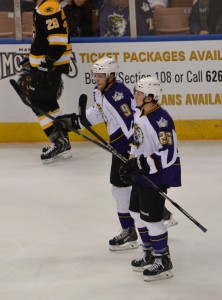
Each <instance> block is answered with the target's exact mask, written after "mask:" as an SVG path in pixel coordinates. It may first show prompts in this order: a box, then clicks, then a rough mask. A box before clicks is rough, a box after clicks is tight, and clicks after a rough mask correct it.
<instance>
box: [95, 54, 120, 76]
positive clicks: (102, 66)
mask: <svg viewBox="0 0 222 300" xmlns="http://www.w3.org/2000/svg"><path fill="white" fill-rule="evenodd" d="M118 71H119V65H118V62H117V61H116V60H115V59H114V58H109V57H107V56H104V57H102V58H100V59H99V60H97V61H96V62H95V63H94V65H93V67H92V75H95V74H103V73H105V74H106V77H109V75H110V74H112V73H114V74H115V77H116V76H117V75H118Z"/></svg>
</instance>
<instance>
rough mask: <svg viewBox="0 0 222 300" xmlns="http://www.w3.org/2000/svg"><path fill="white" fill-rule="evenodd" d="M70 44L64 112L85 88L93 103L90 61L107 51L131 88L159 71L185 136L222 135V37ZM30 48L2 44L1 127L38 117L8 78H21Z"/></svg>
mask: <svg viewBox="0 0 222 300" xmlns="http://www.w3.org/2000/svg"><path fill="white" fill-rule="evenodd" d="M72 47H73V54H72V61H71V66H70V73H69V75H68V76H63V81H64V90H63V94H62V97H61V100H59V101H60V105H61V108H62V111H63V112H64V113H69V112H70V113H71V112H74V111H75V112H77V111H78V99H79V96H80V95H81V94H82V93H84V94H86V95H87V96H88V106H89V105H92V104H93V101H92V89H93V86H94V85H95V82H93V78H92V77H91V67H92V65H93V63H94V62H95V61H96V60H97V59H99V58H101V57H103V56H104V55H106V56H109V57H115V58H116V59H117V60H118V62H119V66H120V69H119V77H118V80H120V81H123V82H124V83H125V84H126V85H127V86H128V87H129V88H130V89H131V90H132V91H133V87H134V85H135V83H136V82H137V81H138V80H139V79H140V78H142V77H145V76H151V75H152V76H157V78H158V79H159V80H160V81H161V82H162V84H163V95H162V100H161V102H160V104H161V105H162V106H163V107H164V108H165V109H166V110H167V111H169V113H170V114H171V115H172V117H173V118H174V120H176V124H177V126H178V130H179V136H181V138H200V139H201V138H212V139H213V138H222V125H221V110H222V89H221V86H222V85H221V83H222V68H221V61H222V41H221V40H198V41H195V40H184V41H183V40H180V41H149V42H148V41H144V42H112V43H87V42H85V43H73V44H72ZM29 48H30V44H0V90H1V102H0V103H1V104H0V105H1V110H0V124H1V128H3V127H2V126H3V125H5V124H6V123H17V124H18V123H30V122H31V123H36V117H35V115H34V114H33V113H32V111H31V110H30V109H29V108H28V107H25V106H24V104H22V103H21V101H20V100H19V99H18V96H17V95H16V93H15V92H14V90H13V89H12V88H11V86H10V84H9V79H11V78H13V79H17V78H18V76H19V74H20V72H21V67H20V62H21V61H22V60H23V58H24V57H25V55H27V54H28V53H29ZM189 124H190V125H191V128H190V125H189ZM197 124H198V125H197ZM215 124H216V125H215ZM26 125H27V124H26ZM181 126H182V128H183V132H180V131H181V129H180V127H181ZM26 127H27V126H26ZM192 128H193V130H192ZM5 130H6V129H5ZM201 130H202V131H201ZM1 131H2V130H1ZM191 131H193V132H191ZM203 131H204V132H203ZM194 133H195V136H194ZM0 138H1V137H0ZM37 140H38V138H37Z"/></svg>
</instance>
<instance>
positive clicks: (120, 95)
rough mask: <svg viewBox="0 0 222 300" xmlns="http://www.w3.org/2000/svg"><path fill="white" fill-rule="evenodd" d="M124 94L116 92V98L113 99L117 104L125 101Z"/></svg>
mask: <svg viewBox="0 0 222 300" xmlns="http://www.w3.org/2000/svg"><path fill="white" fill-rule="evenodd" d="M123 98H124V97H123V93H119V92H115V94H114V96H113V99H114V100H115V101H116V102H117V101H119V100H121V99H123Z"/></svg>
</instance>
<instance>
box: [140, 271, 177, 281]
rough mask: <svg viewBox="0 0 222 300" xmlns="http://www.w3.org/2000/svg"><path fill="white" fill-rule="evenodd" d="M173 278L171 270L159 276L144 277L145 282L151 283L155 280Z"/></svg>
mask: <svg viewBox="0 0 222 300" xmlns="http://www.w3.org/2000/svg"><path fill="white" fill-rule="evenodd" d="M173 276H174V275H173V272H172V271H171V270H169V271H165V272H163V273H160V274H158V275H152V276H146V275H144V276H143V279H144V281H147V282H149V281H155V280H162V279H168V278H171V277H173Z"/></svg>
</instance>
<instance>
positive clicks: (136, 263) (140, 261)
mask: <svg viewBox="0 0 222 300" xmlns="http://www.w3.org/2000/svg"><path fill="white" fill-rule="evenodd" d="M142 251H143V252H142V255H141V256H140V257H139V258H136V259H134V260H132V262H131V266H132V268H133V271H136V272H143V271H144V268H145V267H146V266H147V265H149V264H150V263H151V262H152V261H153V256H152V254H151V249H146V248H144V246H142Z"/></svg>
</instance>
